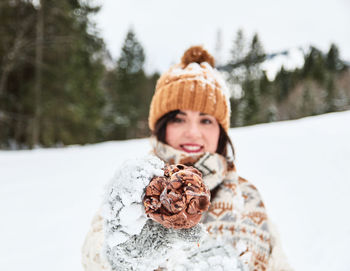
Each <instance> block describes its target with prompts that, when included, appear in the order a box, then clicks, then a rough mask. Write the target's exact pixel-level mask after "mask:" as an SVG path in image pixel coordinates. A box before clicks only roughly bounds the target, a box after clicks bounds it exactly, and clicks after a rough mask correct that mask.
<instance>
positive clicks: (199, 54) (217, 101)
mask: <svg viewBox="0 0 350 271" xmlns="http://www.w3.org/2000/svg"><path fill="white" fill-rule="evenodd" d="M174 110H193V111H199V112H201V113H205V114H209V115H212V116H214V117H215V118H216V119H217V121H218V122H219V123H220V124H221V126H222V128H224V130H225V131H226V132H227V131H228V129H229V127H230V113H231V112H230V99H229V91H228V88H227V86H226V84H225V81H224V79H223V78H222V77H221V75H220V74H219V72H218V71H217V70H216V69H215V68H214V58H213V57H212V56H211V55H210V54H209V53H208V52H207V51H206V50H205V49H204V48H203V47H202V46H193V47H190V48H189V49H188V50H187V51H186V52H185V53H184V55H183V56H182V59H181V63H179V64H176V65H174V66H173V67H171V68H170V70H169V71H167V72H165V73H163V74H162V76H161V77H160V78H159V80H158V82H157V85H156V90H155V94H154V95H153V98H152V102H151V107H150V111H149V118H148V125H149V128H150V129H151V130H152V131H153V130H154V128H155V125H156V122H157V121H158V120H159V119H160V118H161V117H162V116H163V115H165V114H166V113H169V112H171V111H174Z"/></svg>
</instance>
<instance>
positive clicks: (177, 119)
mask: <svg viewBox="0 0 350 271" xmlns="http://www.w3.org/2000/svg"><path fill="white" fill-rule="evenodd" d="M183 121H184V120H183V119H181V118H176V117H175V118H174V119H173V120H172V122H175V123H181V122H183Z"/></svg>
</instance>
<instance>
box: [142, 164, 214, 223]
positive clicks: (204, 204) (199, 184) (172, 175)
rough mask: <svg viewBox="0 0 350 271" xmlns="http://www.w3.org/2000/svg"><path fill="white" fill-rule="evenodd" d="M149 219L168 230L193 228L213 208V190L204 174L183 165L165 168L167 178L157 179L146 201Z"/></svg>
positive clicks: (150, 187)
mask: <svg viewBox="0 0 350 271" xmlns="http://www.w3.org/2000/svg"><path fill="white" fill-rule="evenodd" d="M143 204H144V206H145V211H146V214H147V215H148V217H150V218H151V219H153V220H154V221H156V222H158V223H160V224H162V225H163V226H164V227H166V228H174V229H183V228H191V227H193V226H195V225H197V224H198V222H199V220H200V219H201V217H202V213H203V212H205V211H207V210H208V208H209V205H210V191H209V189H208V188H207V187H206V185H205V184H204V183H203V180H202V174H201V173H200V172H199V171H198V170H197V169H195V168H193V167H187V166H184V165H181V164H178V165H166V166H165V168H164V176H156V177H154V178H153V179H152V180H151V182H150V183H149V185H148V186H147V187H146V193H145V197H144V199H143Z"/></svg>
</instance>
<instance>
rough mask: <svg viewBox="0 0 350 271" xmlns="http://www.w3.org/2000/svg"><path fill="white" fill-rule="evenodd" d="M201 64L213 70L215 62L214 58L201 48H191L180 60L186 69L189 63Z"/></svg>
mask: <svg viewBox="0 0 350 271" xmlns="http://www.w3.org/2000/svg"><path fill="white" fill-rule="evenodd" d="M194 62H195V63H198V64H201V63H203V62H207V63H208V64H210V66H212V67H213V68H214V66H215V60H214V58H213V57H212V56H211V55H210V54H209V53H208V51H207V50H205V49H204V48H203V47H202V46H192V47H190V48H189V49H187V51H186V52H185V53H184V55H183V56H182V58H181V63H182V64H183V66H184V67H186V66H187V65H188V64H190V63H194Z"/></svg>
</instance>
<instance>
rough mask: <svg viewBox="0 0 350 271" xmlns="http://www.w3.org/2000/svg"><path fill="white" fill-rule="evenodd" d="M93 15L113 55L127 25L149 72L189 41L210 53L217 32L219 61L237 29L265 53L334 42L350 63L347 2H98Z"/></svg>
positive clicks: (171, 61) (161, 66) (166, 63)
mask: <svg viewBox="0 0 350 271" xmlns="http://www.w3.org/2000/svg"><path fill="white" fill-rule="evenodd" d="M97 1H98V2H99V3H101V4H102V9H101V11H100V12H99V14H98V15H97V16H96V17H95V21H96V22H97V25H98V28H99V29H100V30H101V35H102V37H103V38H104V40H105V42H106V44H107V47H108V49H109V51H110V52H111V54H112V56H113V57H115V58H117V57H118V56H119V53H120V49H121V46H122V43H123V40H124V38H125V35H126V33H127V30H128V29H129V28H130V27H132V28H133V29H134V31H135V33H136V36H137V38H138V40H139V41H140V42H141V44H142V46H143V47H144V49H145V53H146V57H147V59H146V68H147V70H148V71H155V70H158V71H161V72H163V71H165V70H166V69H168V68H169V66H170V65H171V64H174V63H176V62H178V61H179V60H180V58H181V56H182V54H183V52H184V50H185V49H187V48H188V47H189V46H191V45H196V44H201V45H204V46H205V47H206V48H207V49H208V50H209V51H210V52H212V53H213V54H214V53H215V45H216V41H217V33H218V30H220V31H221V37H222V44H223V49H222V53H221V54H222V55H221V59H222V60H223V61H225V60H227V58H228V55H229V51H230V46H231V44H232V40H233V39H234V37H235V34H236V32H237V30H238V29H239V28H241V29H243V31H244V33H245V34H246V36H247V37H248V38H251V36H252V35H253V33H254V32H257V33H258V34H259V36H260V38H261V41H262V43H263V45H264V48H265V51H266V52H276V51H281V50H284V49H290V48H297V47H299V46H307V45H309V44H312V45H315V46H316V47H318V48H320V49H322V50H328V48H329V45H330V44H331V42H334V43H336V44H337V45H338V46H339V48H340V52H341V56H342V58H343V59H346V60H348V61H350V0H288V1H283V0H241V1H236V0H176V1H175V0H174V1H168V0H124V1H122V0H97Z"/></svg>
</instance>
